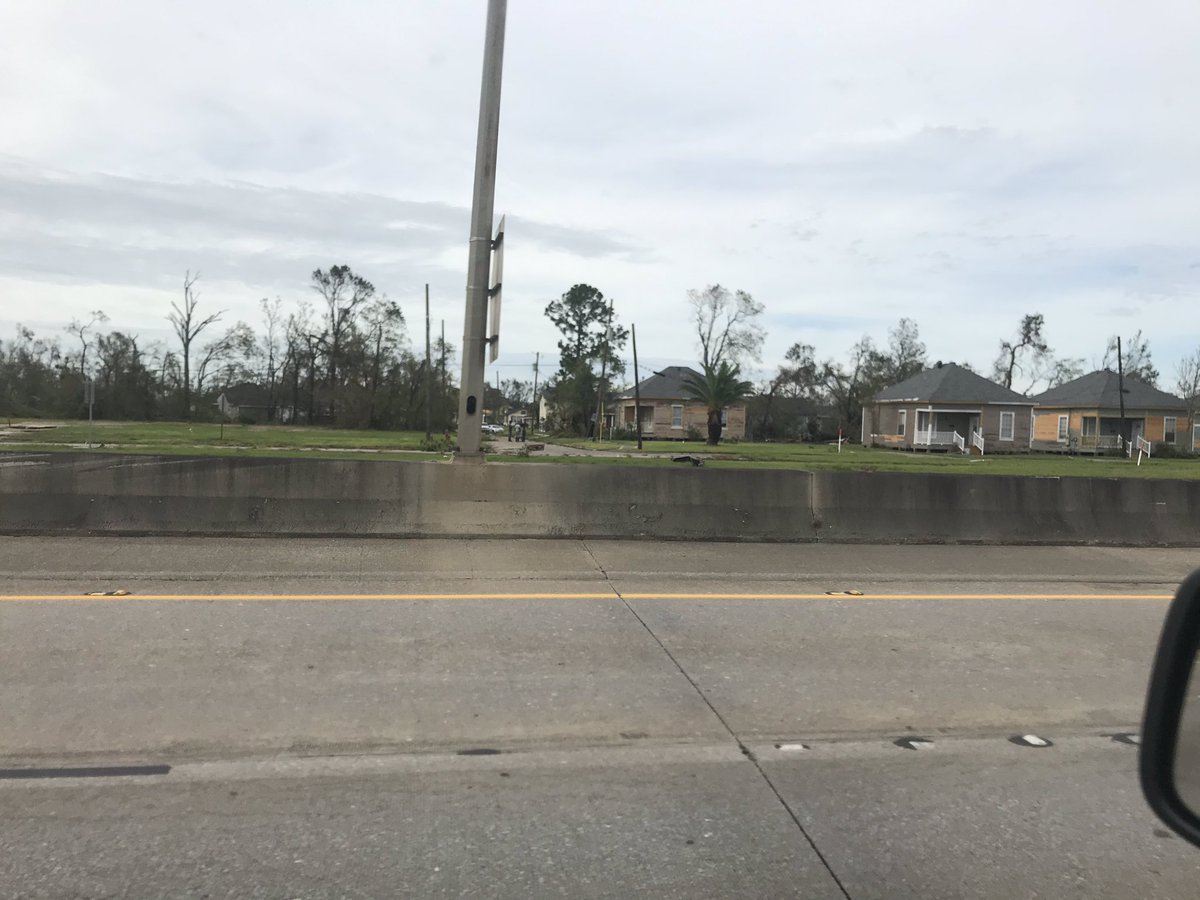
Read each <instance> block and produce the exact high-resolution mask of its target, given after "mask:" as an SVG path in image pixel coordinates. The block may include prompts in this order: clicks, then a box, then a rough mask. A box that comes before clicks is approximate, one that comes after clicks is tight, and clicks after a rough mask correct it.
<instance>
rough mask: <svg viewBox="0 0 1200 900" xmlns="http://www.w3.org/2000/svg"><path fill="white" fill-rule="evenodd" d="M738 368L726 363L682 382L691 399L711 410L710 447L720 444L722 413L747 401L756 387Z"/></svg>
mask: <svg viewBox="0 0 1200 900" xmlns="http://www.w3.org/2000/svg"><path fill="white" fill-rule="evenodd" d="M741 375H742V371H741V368H740V367H738V366H731V365H729V363H727V362H721V363H720V365H718V366H716V367H713V366H711V365H709V366H705V367H704V374H703V375H690V376H688V377H687V378H686V379H685V380H684V382H683V388H684V391H686V392H687V395H688V399H690V400H695V401H697V402H699V403H703V404H704V406H705V408H706V409H707V410H708V444H709V446H712V447H715V446H716V445H717V444H718V443H720V441H721V410H723V409H724V408H725V407H727V406H732V405H733V404H734V403H737V402H738V401H740V400H743V399H745V398H746V397H747V396H748V395H749V394H750V392H751V391H752V390H753V389H754V386H753V385H752V384H751V383H750V382H748V381H743V380H742V378H741Z"/></svg>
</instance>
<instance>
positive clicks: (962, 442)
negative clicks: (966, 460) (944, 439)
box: [954, 430, 967, 454]
mask: <svg viewBox="0 0 1200 900" xmlns="http://www.w3.org/2000/svg"><path fill="white" fill-rule="evenodd" d="M954 446H955V447H957V448H958V452H959V453H963V454H965V453H966V452H967V439H966V438H965V437H963V436H962V435H961V434H959V433H958V431H957V430H956V431H955V432H954Z"/></svg>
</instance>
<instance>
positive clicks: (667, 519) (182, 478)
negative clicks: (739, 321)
mask: <svg viewBox="0 0 1200 900" xmlns="http://www.w3.org/2000/svg"><path fill="white" fill-rule="evenodd" d="M0 532H5V533H9V534H12V533H21V532H26V533H28V532H38V533H47V532H54V533H89V532H95V533H108V534H121V533H127V534H146V533H153V534H245V535H251V534H280V535H379V536H397V537H399V536H447V535H451V536H483V537H501V536H506V537H600V538H642V537H644V538H660V539H675V540H689V539H690V540H745V541H830V542H863V543H868V542H870V543H874V542H885V543H990V544H1074V543H1095V544H1119V545H1132V546H1166V545H1181V546H1200V482H1197V481H1165V480H1152V479H1144V480H1140V479H1139V480H1135V479H1128V480H1126V479H1101V478H1018V477H1004V476H986V475H932V474H928V475H925V474H911V473H900V472H815V473H811V472H801V471H794V470H769V469H741V470H738V469H710V468H692V467H690V466H689V467H681V468H678V469H662V468H639V467H633V466H616V465H611V466H610V465H599V464H590V465H552V464H540V465H539V464H533V463H514V464H497V463H490V464H488V465H486V466H461V465H449V464H444V463H427V462H412V463H397V462H384V461H379V462H374V461H362V460H303V459H253V458H236V457H226V458H213V457H203V458H184V457H144V456H99V455H91V454H88V455H78V456H76V455H62V454H27V455H21V456H6V457H2V458H0Z"/></svg>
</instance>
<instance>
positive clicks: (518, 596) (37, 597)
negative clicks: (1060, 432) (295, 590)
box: [0, 591, 1171, 603]
mask: <svg viewBox="0 0 1200 900" xmlns="http://www.w3.org/2000/svg"><path fill="white" fill-rule="evenodd" d="M619 596H620V598H622V599H625V600H850V601H858V600H1170V599H1171V595H1170V594H1049V593H1042V594H866V593H864V594H854V595H847V594H841V593H838V594H833V595H830V594H826V593H816V594H767V593H761V594H745V593H741V594H731V593H628V594H625V593H623V594H620V595H619ZM617 597H618V595H617V594H615V593H614V592H612V591H607V592H604V593H586V594H534V593H515V594H437V593H434V594H128V595H125V596H118V597H103V596H99V597H95V596H93V597H89V596H87V595H84V594H11V595H2V594H0V602H3V601H13V602H28V601H41V600H56V601H65V600H91V601H97V602H104V601H107V602H110V603H111V602H114V601H121V600H155V601H166V600H222V601H242V602H249V601H262V600H268V601H269V600H274V601H292V600H367V601H370V600H377V601H378V600H401V601H403V600H410V601H412V600H614V599H617Z"/></svg>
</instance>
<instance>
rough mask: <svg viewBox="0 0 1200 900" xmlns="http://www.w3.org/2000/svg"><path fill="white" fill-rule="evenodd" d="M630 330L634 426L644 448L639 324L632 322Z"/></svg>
mask: <svg viewBox="0 0 1200 900" xmlns="http://www.w3.org/2000/svg"><path fill="white" fill-rule="evenodd" d="M629 331H630V333H631V334H632V335H633V427H634V428H635V429H637V439H638V449H639V450H641V449H642V391H641V387H640V386H639V384H638V382H639V380H640V379H639V378H638V364H637V326H636V325H634V324H632V323H631V324H630V326H629Z"/></svg>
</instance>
